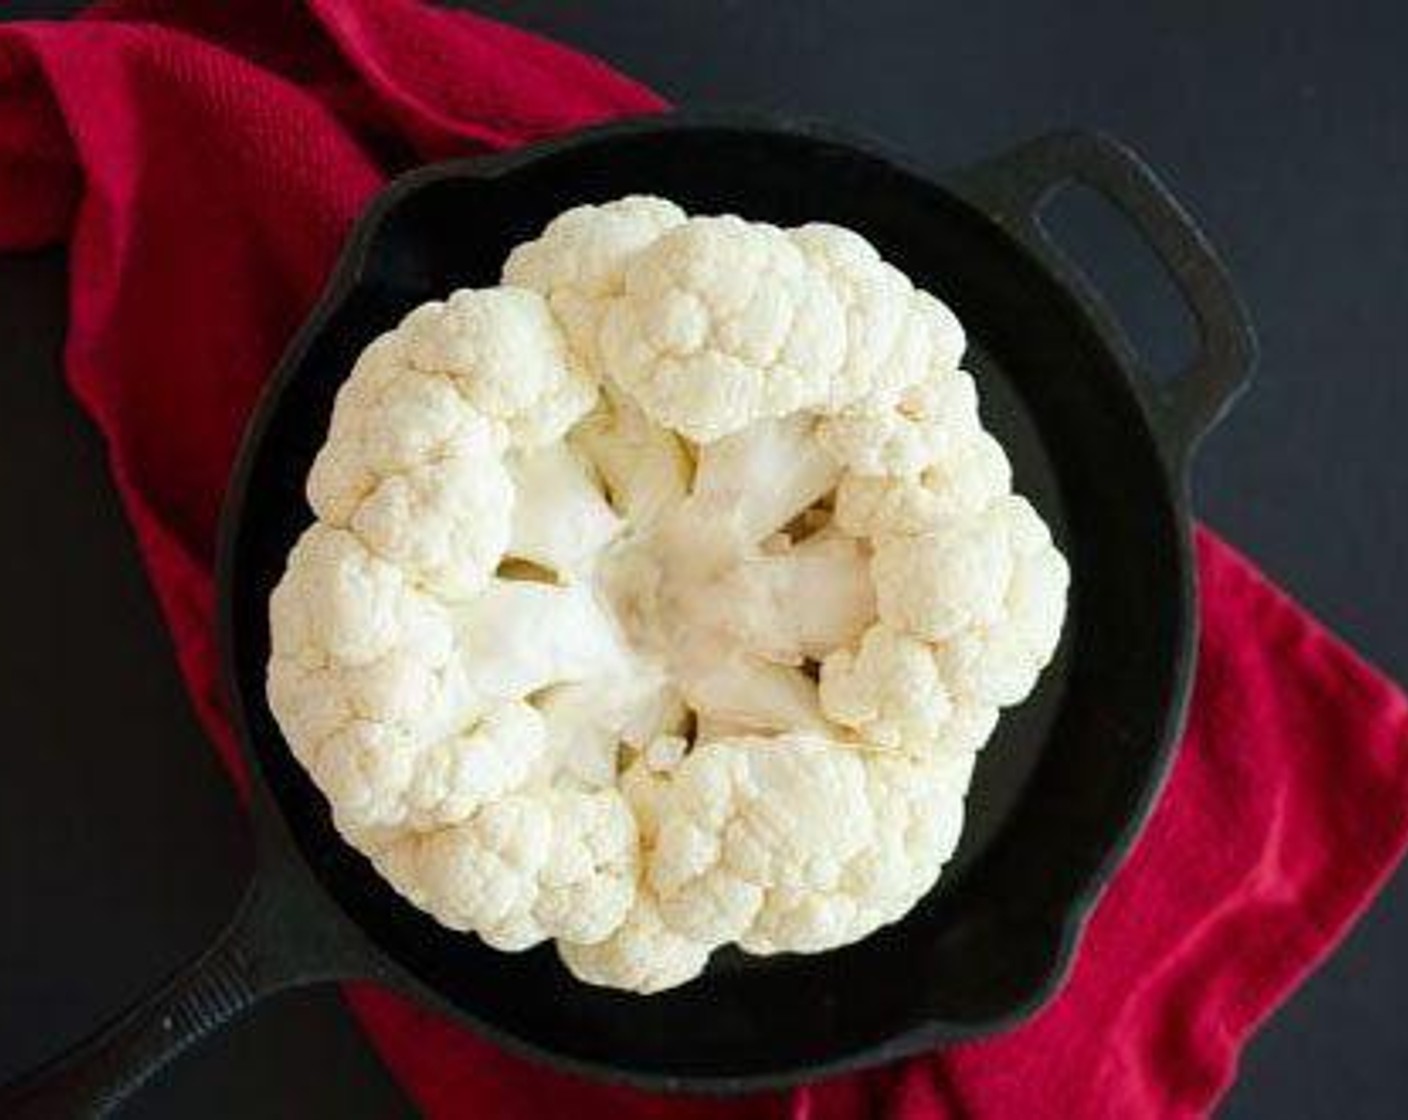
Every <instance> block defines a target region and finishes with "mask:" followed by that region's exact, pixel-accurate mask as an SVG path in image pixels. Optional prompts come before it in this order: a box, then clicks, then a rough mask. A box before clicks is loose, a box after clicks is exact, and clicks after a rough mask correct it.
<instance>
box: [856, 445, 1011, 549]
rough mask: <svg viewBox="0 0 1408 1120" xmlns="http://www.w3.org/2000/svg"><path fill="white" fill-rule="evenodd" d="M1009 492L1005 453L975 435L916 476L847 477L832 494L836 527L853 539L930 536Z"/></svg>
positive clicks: (1009, 480) (1009, 467)
mask: <svg viewBox="0 0 1408 1120" xmlns="http://www.w3.org/2000/svg"><path fill="white" fill-rule="evenodd" d="M1011 486H1012V466H1011V464H1010V463H1009V462H1008V461H1007V453H1006V452H1004V451H1003V450H1002V445H1001V444H1000V443H998V442H997V440H995V439H993V438H992V436H990V435H988V434H987V433H986V432H979V433H977V434H976V435H974V436H973V437H971V438H970V439H966V440H964V441H962V442H961V443H960V444H959V445H958V446H956V447H954V448H952V449H951V450H950V451H949V452H948V454H946V455H944V456H943V457H942V458H940V459H938V460H937V461H936V462H934V463H932V464H930V465H929V466H928V467H926V468H925V469H924V470H923V471H921V472H920V473H919V474H918V475H916V476H870V475H860V474H851V473H847V474H846V475H844V476H843V477H842V479H841V483H840V485H839V486H837V488H836V525H837V527H838V528H839V529H841V530H842V531H844V532H846V533H850V534H851V535H853V536H857V537H874V536H877V535H879V534H882V533H883V534H900V535H906V536H914V535H919V534H923V533H931V532H934V531H936V530H940V529H943V528H944V526H945V524H946V523H948V522H954V521H958V520H961V519H963V518H965V517H966V516H968V515H971V514H975V513H981V512H982V511H983V510H984V509H986V508H987V507H988V505H990V504H991V503H992V502H993V501H995V500H996V499H998V498H1000V497H1002V495H1004V494H1006V493H1007V492H1008V490H1010V489H1011Z"/></svg>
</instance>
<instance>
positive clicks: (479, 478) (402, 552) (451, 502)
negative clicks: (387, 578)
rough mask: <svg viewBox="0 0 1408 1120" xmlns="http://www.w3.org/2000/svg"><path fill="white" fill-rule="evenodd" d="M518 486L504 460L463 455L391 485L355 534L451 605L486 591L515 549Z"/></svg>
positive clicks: (359, 516)
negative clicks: (513, 529) (511, 536)
mask: <svg viewBox="0 0 1408 1120" xmlns="http://www.w3.org/2000/svg"><path fill="white" fill-rule="evenodd" d="M513 499H514V495H513V486H512V484H511V483H510V482H509V476H508V472H506V471H505V470H504V466H503V462H502V461H501V460H500V459H499V458H498V457H496V456H488V455H455V456H453V457H451V458H444V459H437V460H432V461H430V462H426V463H422V464H420V465H419V466H416V467H412V468H411V469H410V470H408V471H406V472H404V473H402V474H393V475H390V476H388V477H387V478H386V479H384V480H383V481H382V482H381V483H380V484H379V485H378V486H377V487H376V488H375V489H374V490H373V491H372V492H371V493H370V494H369V495H368V496H367V497H366V498H365V499H364V500H363V502H362V503H361V505H359V506H358V507H357V511H356V513H354V514H353V515H352V520H351V522H350V528H351V529H352V532H354V533H356V534H357V536H359V537H360V538H361V539H362V540H363V541H364V542H365V543H366V545H367V547H368V548H370V549H371V550H372V551H373V552H375V553H376V554H377V555H379V556H382V557H385V558H386V559H387V560H389V561H391V562H392V563H394V564H399V565H400V566H401V569H402V570H403V571H404V572H406V574H408V575H411V576H414V577H415V578H416V579H418V580H419V581H420V582H421V583H423V584H424V585H425V586H426V587H428V588H429V589H431V590H432V591H434V592H435V593H437V594H438V595H440V596H441V597H443V598H445V599H468V598H469V597H471V596H472V595H474V594H475V593H476V592H477V591H479V590H480V589H481V588H482V587H484V585H485V584H486V583H488V581H489V578H490V577H491V576H492V575H493V573H494V569H495V568H496V567H498V565H499V562H500V561H501V560H502V559H503V556H504V551H505V550H506V549H507V548H508V546H509V529H510V513H511V512H512V510H513V508H514V500H513Z"/></svg>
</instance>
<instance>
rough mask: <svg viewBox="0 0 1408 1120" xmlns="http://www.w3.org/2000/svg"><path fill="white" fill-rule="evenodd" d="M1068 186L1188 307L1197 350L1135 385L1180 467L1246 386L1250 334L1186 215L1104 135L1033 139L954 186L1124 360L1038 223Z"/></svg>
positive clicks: (1110, 327)
mask: <svg viewBox="0 0 1408 1120" xmlns="http://www.w3.org/2000/svg"><path fill="white" fill-rule="evenodd" d="M1069 183H1081V184H1084V185H1085V186H1088V187H1090V188H1092V189H1093V190H1095V191H1096V192H1097V193H1098V194H1100V195H1101V196H1102V197H1103V198H1104V199H1105V200H1106V201H1108V202H1109V203H1111V204H1113V205H1114V206H1115V207H1116V208H1117V209H1118V210H1119V211H1120V212H1121V213H1123V214H1124V215H1125V217H1126V218H1128V219H1129V221H1130V222H1132V223H1133V225H1134V227H1135V228H1136V229H1137V230H1138V231H1139V233H1140V234H1141V236H1142V237H1143V239H1144V240H1145V242H1146V243H1147V244H1148V245H1149V247H1150V248H1151V249H1152V250H1153V252H1154V253H1155V255H1156V256H1157V257H1158V258H1159V260H1160V261H1161V262H1162V264H1163V266H1164V267H1165V268H1166V269H1167V270H1168V273H1169V275H1170V276H1171V277H1172V279H1173V281H1174V283H1175V284H1176V286H1177V287H1178V290H1179V292H1180V293H1181V294H1182V296H1183V298H1184V299H1185V300H1186V301H1187V303H1188V306H1189V308H1190V309H1191V310H1192V313H1193V319H1194V322H1195V323H1196V326H1197V332H1198V348H1197V353H1196V354H1195V356H1194V357H1193V359H1192V361H1191V363H1190V365H1189V367H1188V368H1187V369H1185V370H1182V371H1180V374H1179V376H1177V377H1175V378H1174V379H1173V380H1171V381H1168V382H1165V383H1160V382H1158V381H1156V380H1154V379H1153V378H1151V377H1149V376H1147V374H1146V376H1145V377H1144V383H1143V384H1142V385H1140V386H1139V388H1140V389H1141V390H1142V391H1143V392H1144V395H1145V399H1146V400H1148V401H1149V403H1150V408H1151V412H1152V414H1153V417H1154V426H1155V429H1156V431H1157V433H1158V436H1159V439H1160V440H1161V442H1162V443H1163V445H1164V449H1165V451H1166V452H1167V453H1168V455H1169V456H1170V457H1171V459H1172V460H1173V462H1174V464H1175V465H1176V466H1177V467H1179V468H1180V469H1182V468H1183V467H1186V465H1187V463H1188V460H1189V458H1190V457H1191V454H1192V452H1193V450H1194V449H1195V448H1196V446H1197V444H1198V441H1199V440H1200V439H1201V438H1202V436H1203V435H1204V434H1206V433H1207V431H1208V430H1209V429H1211V428H1212V427H1213V425H1215V424H1216V423H1217V422H1218V420H1220V419H1221V418H1222V416H1223V415H1224V414H1225V413H1226V412H1227V410H1228V409H1229V408H1230V407H1231V406H1232V403H1233V402H1234V401H1235V400H1236V399H1237V397H1238V396H1240V395H1241V393H1242V392H1243V391H1244V390H1245V389H1246V387H1247V385H1248V383H1249V382H1250V380H1251V375H1252V370H1253V368H1254V367H1255V364H1256V337H1255V335H1254V334H1253V331H1252V327H1251V323H1250V320H1249V319H1248V316H1247V312H1246V309H1245V307H1244V306H1243V304H1242V301H1241V299H1240V298H1239V297H1238V295H1237V293H1236V290H1235V289H1234V288H1233V286H1232V281H1231V278H1230V277H1229V276H1228V274H1227V269H1226V268H1225V267H1224V265H1223V264H1222V261H1221V260H1219V258H1218V256H1217V253H1216V251H1215V250H1214V249H1213V247H1212V246H1211V245H1210V244H1209V243H1208V240H1207V238H1206V237H1205V236H1204V235H1203V233H1202V231H1201V230H1200V229H1199V228H1198V226H1197V224H1196V223H1195V222H1194V221H1193V219H1192V217H1191V216H1190V215H1189V214H1188V212H1187V211H1186V210H1185V209H1184V208H1183V207H1182V205H1180V204H1179V202H1178V201H1177V199H1175V198H1174V197H1173V195H1172V194H1171V193H1170V192H1169V190H1168V188H1167V187H1165V186H1164V184H1163V183H1162V182H1161V181H1160V180H1159V179H1158V177H1157V176H1156V175H1155V174H1154V172H1153V171H1152V170H1150V168H1149V167H1148V165H1147V164H1145V163H1144V161H1143V160H1142V159H1140V158H1139V156H1137V155H1135V154H1134V153H1133V152H1132V151H1130V150H1129V149H1128V148H1126V147H1125V146H1124V145H1123V144H1121V143H1119V142H1118V141H1116V140H1113V139H1111V138H1110V137H1108V136H1103V135H1101V134H1099V133H1091V132H1080V131H1073V132H1058V133H1052V134H1050V135H1047V136H1042V137H1039V138H1037V139H1035V140H1032V141H1029V142H1027V143H1025V144H1021V145H1019V146H1018V147H1016V148H1013V149H1011V150H1009V151H1007V152H1004V153H1002V154H1000V155H997V156H995V157H993V158H992V159H989V160H986V161H984V162H983V163H980V164H978V165H976V166H974V167H971V168H968V169H966V170H964V171H963V172H960V173H959V175H958V176H957V177H956V178H955V180H954V183H953V185H954V187H955V189H956V190H957V191H958V193H959V194H960V195H962V196H963V197H965V198H967V199H968V200H969V201H970V202H972V203H973V204H974V205H976V206H977V207H978V208H979V209H981V210H982V211H984V212H985V213H986V214H987V215H988V216H989V217H990V218H991V219H992V220H993V221H995V222H996V223H997V224H998V225H999V226H1001V227H1002V228H1003V229H1004V230H1005V231H1006V232H1007V233H1008V234H1009V235H1011V236H1012V237H1014V238H1016V239H1017V240H1018V241H1019V242H1021V243H1022V244H1023V245H1024V246H1026V247H1027V248H1028V249H1029V250H1031V251H1032V252H1034V253H1035V254H1036V255H1037V256H1038V257H1039V258H1040V259H1041V260H1042V261H1043V262H1044V263H1045V264H1046V265H1047V267H1048V268H1050V269H1051V270H1052V271H1053V272H1055V273H1056V274H1057V275H1058V276H1059V277H1061V279H1062V280H1063V281H1065V283H1066V284H1067V285H1068V286H1070V287H1071V288H1072V289H1073V290H1075V291H1077V292H1079V293H1080V294H1081V295H1082V296H1083V297H1084V302H1085V303H1086V305H1087V306H1088V307H1089V308H1090V309H1091V310H1092V311H1093V312H1094V313H1095V315H1096V316H1097V317H1098V318H1099V319H1100V320H1101V322H1102V325H1103V326H1104V327H1105V329H1106V331H1107V332H1108V333H1110V334H1111V336H1112V337H1114V338H1116V339H1117V340H1118V341H1119V343H1120V344H1121V346H1122V348H1123V349H1124V351H1125V355H1126V357H1132V356H1133V350H1132V348H1131V347H1130V346H1129V345H1128V342H1127V340H1126V339H1125V337H1124V334H1123V332H1122V331H1121V330H1120V328H1119V326H1118V323H1117V322H1116V320H1115V317H1114V315H1113V314H1112V313H1111V312H1110V310H1109V308H1108V306H1107V304H1106V302H1105V300H1104V299H1103V298H1101V296H1100V293H1099V292H1098V291H1097V290H1096V289H1095V287H1094V285H1093V284H1092V283H1091V282H1090V280H1089V279H1087V277H1086V276H1085V275H1084V274H1083V273H1082V272H1081V271H1080V270H1079V269H1078V268H1077V267H1075V265H1074V264H1073V263H1072V262H1071V260H1070V258H1068V257H1067V256H1066V254H1065V253H1064V252H1063V251H1062V249H1061V248H1060V246H1059V245H1058V244H1057V243H1056V242H1055V240H1054V239H1053V238H1052V237H1051V235H1050V234H1049V233H1048V231H1047V230H1046V228H1045V227H1044V225H1043V224H1042V221H1041V212H1042V208H1043V205H1044V204H1045V202H1046V201H1047V200H1048V199H1049V198H1050V197H1051V196H1052V195H1053V194H1054V193H1055V192H1056V191H1057V189H1058V188H1060V187H1062V186H1064V185H1066V184H1069Z"/></svg>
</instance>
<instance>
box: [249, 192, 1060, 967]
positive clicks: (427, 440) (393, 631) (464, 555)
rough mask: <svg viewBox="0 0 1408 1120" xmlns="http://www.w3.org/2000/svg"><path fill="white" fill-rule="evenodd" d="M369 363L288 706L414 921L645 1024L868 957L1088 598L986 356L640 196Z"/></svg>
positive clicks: (317, 547) (780, 256)
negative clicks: (714, 969)
mask: <svg viewBox="0 0 1408 1120" xmlns="http://www.w3.org/2000/svg"><path fill="white" fill-rule="evenodd" d="M503 280H504V283H503V284H502V285H500V286H498V287H494V288H487V289H479V290H469V289H464V290H460V291H455V292H452V293H449V294H448V295H447V296H446V298H444V299H443V300H437V301H433V302H431V303H427V304H423V305H421V306H419V307H416V308H414V309H412V310H411V311H410V312H409V313H408V314H407V315H406V316H405V317H404V318H403V319H402V320H401V322H400V323H399V324H397V325H396V326H395V327H393V329H391V330H389V331H387V332H386V333H384V334H382V335H380V336H379V337H378V338H376V339H375V340H374V341H373V342H372V343H371V344H370V345H369V346H368V347H367V348H366V349H365V351H363V353H362V354H361V356H360V357H359V358H358V360H357V361H356V363H355V364H354V366H353V368H352V369H351V371H350V372H349V375H348V377H347V379H346V380H345V382H344V383H343V384H342V386H341V388H340V389H339V391H338V394H337V399H336V402H335V404H334V407H333V411H332V417H331V420H330V423H329V427H328V433H327V438H326V441H325V442H324V444H323V446H322V448H321V449H320V450H319V452H318V454H317V456H316V458H315V460H314V462H313V464H312V467H311V469H310V471H309V475H308V479H307V493H308V500H309V504H310V506H311V507H312V510H313V513H314V515H315V521H314V522H313V524H312V525H311V526H310V527H309V528H308V529H307V530H306V531H305V532H304V533H303V535H302V536H301V537H300V538H299V540H298V541H297V542H296V543H295V545H294V547H293V548H292V550H291V551H290V553H289V557H288V564H287V568H286V571H285V573H284V575H283V578H282V579H281V580H280V582H279V584H278V586H277V587H276V588H275V590H274V592H273V594H272V596H271V599H270V626H271V650H270V658H269V671H268V697H269V703H270V706H271V708H272V710H273V712H274V715H275V716H276V718H277V720H278V722H279V724H280V726H281V728H282V730H283V732H284V734H285V736H286V738H287V739H288V742H289V745H290V748H291V750H292V751H293V753H294V755H295V757H296V758H297V759H298V760H299V762H300V763H301V764H302V765H303V766H304V768H305V769H306V770H307V772H308V773H309V775H310V776H311V778H312V780H313V781H314V782H315V783H316V784H317V785H318V787H319V788H320V789H321V791H322V792H323V794H324V795H325V796H326V798H327V800H328V803H329V806H330V809H331V812H332V816H333V820H334V822H335V824H336V825H337V827H338V829H339V830H340V832H341V833H342V835H343V836H344V837H345V838H346V840H347V841H348V842H349V843H351V844H352V845H354V846H355V847H357V848H358V849H359V850H360V851H361V852H363V853H364V854H365V855H366V856H367V858H368V859H370V860H371V861H372V862H373V864H374V865H375V867H376V868H377V869H378V871H379V872H380V873H381V874H382V876H383V877H384V878H385V879H386V880H387V881H388V882H389V883H390V884H391V885H392V886H393V887H394V888H395V889H396V890H397V891H398V892H400V894H401V895H402V896H404V897H405V898H406V899H407V900H408V901H409V902H410V903H411V904H412V905H414V906H417V907H418V908H420V909H421V910H423V911H425V912H426V913H428V914H430V915H431V916H432V917H434V918H435V919H436V920H437V921H439V922H440V923H442V924H443V925H445V926H447V927H449V928H451V929H455V930H461V931H464V932H466V933H468V934H473V935H476V936H478V937H479V938H480V939H482V940H483V941H485V942H486V943H487V944H489V945H491V946H493V947H495V948H498V949H502V950H505V951H518V950H522V949H526V948H529V947H531V946H533V945H537V944H539V943H541V942H544V941H549V940H551V941H555V942H556V945H557V949H558V952H559V955H560V957H561V958H562V960H563V962H564V963H565V964H566V966H567V967H568V969H570V970H571V971H572V972H573V974H575V975H576V976H577V977H578V978H580V979H582V980H584V981H586V982H589V983H593V984H599V985H605V986H608V987H614V988H621V989H625V990H629V991H634V992H640V993H649V992H656V991H661V990H664V989H667V988H671V987H674V986H677V985H679V984H683V983H686V982H688V981H689V980H691V979H693V978H694V977H695V976H697V975H699V973H700V972H701V971H703V969H704V968H705V966H706V964H707V962H708V960H709V957H710V954H711V953H712V952H713V951H714V950H715V949H717V948H719V947H721V946H724V945H729V944H735V945H737V946H739V947H740V948H741V949H742V950H743V951H745V952H748V953H754V954H771V953H780V952H793V953H809V952H821V951H824V950H827V949H831V948H835V947H837V946H840V945H845V944H848V943H850V942H853V941H855V940H857V939H859V938H862V937H865V936H867V935H868V934H869V933H871V932H872V931H874V930H875V929H877V928H879V927H881V926H883V925H886V924H888V923H891V922H894V921H897V920H899V919H900V918H902V917H903V916H904V915H905V914H906V913H907V912H908V911H909V910H910V909H911V908H912V907H913V906H914V905H915V904H916V903H917V902H918V901H919V899H921V898H922V897H923V896H924V895H925V894H926V893H927V892H928V891H929V890H930V889H931V888H932V887H933V885H934V883H935V882H936V881H937V879H938V878H939V876H940V874H941V873H942V870H943V867H944V864H945V863H946V862H947V861H948V859H949V857H950V856H951V855H952V853H953V850H954V848H955V847H956V845H957V843H958V840H959V836H960V834H961V831H962V824H963V801H964V797H965V794H966V791H967V788H968V784H969V781H970V779H971V775H972V771H973V766H974V761H975V758H976V755H977V752H978V751H979V750H980V749H981V748H982V746H983V744H984V743H985V742H986V741H987V739H988V738H989V736H990V735H991V733H992V730H993V728H994V726H995V724H996V722H997V720H998V718H999V711H1000V709H1001V708H1003V707H1006V706H1009V705H1012V704H1016V703H1019V702H1020V701H1021V700H1022V699H1023V698H1025V696H1026V695H1027V694H1028V693H1029V692H1030V691H1031V689H1032V688H1033V687H1034V686H1035V684H1036V681H1037V678H1038V676H1039V675H1040V673H1041V670H1042V669H1043V668H1044V667H1045V665H1046V664H1047V663H1048V662H1049V660H1050V659H1051V657H1052V656H1053V653H1054V651H1055V648H1056V645H1057V642H1058V641H1059V638H1060V633H1061V628H1062V623H1063V621H1064V617H1065V607H1066V596H1067V590H1068V583H1069V572H1068V569H1067V566H1066V563H1065V560H1064V559H1063V557H1062V556H1061V554H1060V552H1059V551H1058V550H1057V548H1056V546H1055V544H1054V542H1053V540H1052V538H1051V534H1050V532H1049V531H1048V530H1047V528H1046V526H1045V524H1044V523H1043V522H1042V520H1041V518H1040V517H1039V516H1038V514H1037V513H1036V511H1035V510H1034V509H1033V508H1032V507H1031V505H1030V504H1029V503H1028V502H1026V501H1025V500H1024V499H1022V498H1021V497H1019V496H1017V495H1015V494H1014V493H1013V492H1012V471H1011V468H1010V466H1009V464H1008V461H1007V457H1006V454H1005V453H1004V452H1003V449H1002V447H1001V445H1000V444H999V443H998V442H997V441H996V440H995V439H993V438H992V436H990V435H989V434H988V433H987V432H986V431H985V430H984V428H983V425H982V421H981V418H980V415H979V410H978V404H979V390H980V388H981V384H980V381H979V380H978V379H976V378H975V377H974V376H973V375H972V374H971V373H969V372H966V371H964V370H963V369H961V368H960V362H961V359H962V356H963V351H964V335H963V330H962V328H961V326H960V325H959V323H958V320H957V319H956V318H955V317H954V315H953V314H952V312H950V311H949V310H948V308H947V307H945V306H944V304H943V303H941V302H940V301H939V300H938V299H936V298H935V297H934V296H933V295H931V294H929V293H927V292H925V291H923V290H921V289H919V288H916V287H915V286H914V284H913V283H912V282H911V281H910V280H909V279H908V278H907V277H905V276H904V274H903V273H901V272H900V271H899V270H897V269H896V268H894V267H893V266H892V265H890V264H889V263H887V262H886V261H885V260H883V259H882V258H881V256H880V254H879V253H878V252H877V251H876V250H875V248H874V247H873V246H871V245H870V244H869V243H868V242H867V241H866V240H865V239H864V238H862V237H861V236H860V235H858V234H856V233H854V232H851V231H849V230H845V229H841V228H839V227H836V226H832V225H827V224H824V223H812V224H809V225H804V226H801V227H798V228H795V229H781V228H778V227H775V226H771V225H767V224H764V223H760V222H749V221H745V220H744V219H742V218H739V217H736V216H720V217H710V216H690V215H687V214H686V213H685V212H684V211H683V210H682V209H681V208H680V207H678V206H676V205H675V204H674V203H671V202H668V201H666V200H663V199H658V198H648V197H643V196H632V197H628V198H623V199H618V200H615V201H612V202H606V203H604V204H599V205H588V206H579V207H576V208H574V209H572V210H568V211H566V212H565V213H563V214H561V215H559V216H558V217H557V218H556V219H554V220H553V221H552V222H551V223H549V224H548V226H547V227H546V228H545V229H544V230H543V232H542V234H541V235H540V236H539V237H537V238H536V239H534V240H532V241H529V242H525V243H524V244H522V245H519V246H518V247H517V248H515V249H514V250H513V251H512V252H511V253H510V255H509V257H508V260H507V262H506V263H505V265H504V272H503Z"/></svg>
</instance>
